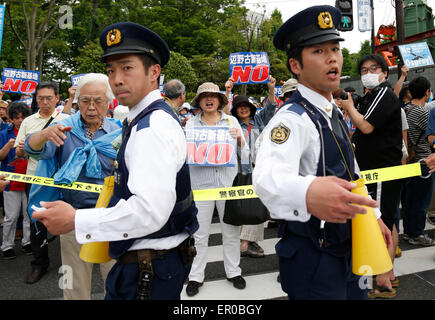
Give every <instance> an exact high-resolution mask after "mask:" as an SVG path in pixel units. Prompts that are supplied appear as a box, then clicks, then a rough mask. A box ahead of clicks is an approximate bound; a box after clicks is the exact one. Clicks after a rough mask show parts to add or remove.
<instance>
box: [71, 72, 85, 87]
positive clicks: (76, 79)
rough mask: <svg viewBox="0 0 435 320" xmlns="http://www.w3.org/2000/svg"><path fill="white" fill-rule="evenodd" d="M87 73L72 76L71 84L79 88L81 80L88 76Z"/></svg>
mask: <svg viewBox="0 0 435 320" xmlns="http://www.w3.org/2000/svg"><path fill="white" fill-rule="evenodd" d="M86 74H87V73H81V74H76V75H73V76H71V83H72V85H73V86H77V85H78V84H79V82H80V80H81V79H82V78H83V77H84V76H85V75H86Z"/></svg>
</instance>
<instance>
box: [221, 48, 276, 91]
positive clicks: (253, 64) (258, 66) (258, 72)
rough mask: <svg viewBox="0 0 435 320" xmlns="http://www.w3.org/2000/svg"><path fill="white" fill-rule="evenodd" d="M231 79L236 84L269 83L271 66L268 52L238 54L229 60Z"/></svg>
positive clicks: (233, 54)
mask: <svg viewBox="0 0 435 320" xmlns="http://www.w3.org/2000/svg"><path fill="white" fill-rule="evenodd" d="M229 65H230V78H232V79H233V82H234V84H258V83H267V82H269V74H270V64H269V58H268V56H267V52H236V53H231V54H230V58H229Z"/></svg>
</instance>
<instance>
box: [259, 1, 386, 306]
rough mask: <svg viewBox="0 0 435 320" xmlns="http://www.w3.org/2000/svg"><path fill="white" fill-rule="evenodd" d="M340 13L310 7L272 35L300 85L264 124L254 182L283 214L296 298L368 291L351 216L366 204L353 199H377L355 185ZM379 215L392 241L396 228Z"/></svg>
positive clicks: (283, 268)
mask: <svg viewBox="0 0 435 320" xmlns="http://www.w3.org/2000/svg"><path fill="white" fill-rule="evenodd" d="M340 18H341V14H340V11H339V10H338V9H336V8H334V7H332V6H315V7H310V8H307V9H305V10H303V11H301V12H299V13H298V14H296V15H295V16H293V17H291V18H290V19H289V20H288V21H287V22H286V23H284V24H283V25H282V26H281V28H280V29H279V30H278V31H277V33H276V35H275V38H274V45H275V47H277V48H278V49H281V50H285V51H286V52H287V55H288V67H289V69H290V71H291V72H292V73H293V74H294V75H295V76H296V77H297V80H298V82H299V86H298V89H297V91H296V92H295V93H294V94H293V95H292V97H291V98H290V99H289V101H287V102H286V104H285V105H284V106H283V107H282V108H281V109H280V111H279V112H278V113H277V114H276V115H275V116H274V118H273V119H272V120H271V121H270V122H269V124H268V126H267V127H266V128H265V129H264V131H263V140H262V142H261V145H260V148H259V151H258V154H257V159H256V166H255V168H254V171H253V184H254V188H255V191H256V193H257V194H258V195H259V197H260V199H261V201H262V202H263V203H264V204H265V205H266V206H267V208H268V209H269V211H270V213H271V216H272V218H274V219H282V222H281V224H280V231H279V234H280V236H281V237H282V239H280V241H279V242H278V244H277V245H276V251H277V255H278V257H279V264H280V278H281V286H282V288H283V290H284V291H285V292H286V293H287V294H288V296H289V298H290V299H367V291H366V290H364V288H359V286H358V283H359V277H357V276H355V275H352V267H351V246H350V244H351V243H350V240H351V238H350V237H351V230H350V221H351V220H350V219H352V218H353V217H355V215H356V214H364V213H365V212H366V209H365V208H363V207H360V206H356V205H354V204H358V205H367V206H370V207H377V203H376V202H375V201H373V200H372V199H369V198H365V197H362V196H359V195H357V194H354V193H352V192H351V190H352V189H353V188H354V187H356V184H354V183H351V182H349V181H350V180H355V179H356V178H358V175H357V174H358V171H359V169H358V166H357V164H356V161H355V159H354V155H353V152H352V147H351V144H350V140H349V136H348V131H347V130H346V129H345V128H347V126H346V124H345V122H344V121H343V117H342V115H341V114H340V113H339V112H337V109H336V108H337V107H336V106H335V105H334V103H333V98H332V91H333V90H335V89H337V88H338V87H339V84H340V72H341V68H342V64H343V56H342V54H341V50H340V44H339V41H342V40H343V39H342V38H340V35H339V33H338V31H337V30H336V28H335V26H336V25H337V24H338V23H339V21H340ZM375 212H376V216H377V217H378V218H379V217H380V212H379V210H375ZM378 221H379V225H380V227H381V230H382V233H383V234H384V237H385V238H386V240H387V244H388V245H389V244H390V243H391V234H390V232H389V230H388V229H387V228H386V227H385V225H384V224H383V223H382V221H381V220H380V219H378Z"/></svg>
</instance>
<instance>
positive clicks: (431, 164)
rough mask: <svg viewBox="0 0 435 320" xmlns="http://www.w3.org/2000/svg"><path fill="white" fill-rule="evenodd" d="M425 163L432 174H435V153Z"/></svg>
mask: <svg viewBox="0 0 435 320" xmlns="http://www.w3.org/2000/svg"><path fill="white" fill-rule="evenodd" d="M424 162H425V163H426V165H427V166H428V168H429V169H430V170H429V172H430V173H432V172H435V153H433V154H431V155H430V156H429V157H427V158H426V159H424Z"/></svg>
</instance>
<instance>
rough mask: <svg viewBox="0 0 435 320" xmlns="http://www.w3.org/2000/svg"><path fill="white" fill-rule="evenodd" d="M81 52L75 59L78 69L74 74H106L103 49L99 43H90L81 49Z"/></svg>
mask: <svg viewBox="0 0 435 320" xmlns="http://www.w3.org/2000/svg"><path fill="white" fill-rule="evenodd" d="M79 52H80V55H79V56H77V57H76V58H75V59H74V60H75V62H76V64H77V69H76V70H75V71H74V72H73V74H80V73H89V72H97V73H105V72H106V66H105V65H104V63H103V62H102V61H101V56H102V55H103V49H101V47H100V43H99V42H97V41H90V42H89V43H88V44H87V45H85V46H84V47H83V48H82V49H79Z"/></svg>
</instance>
